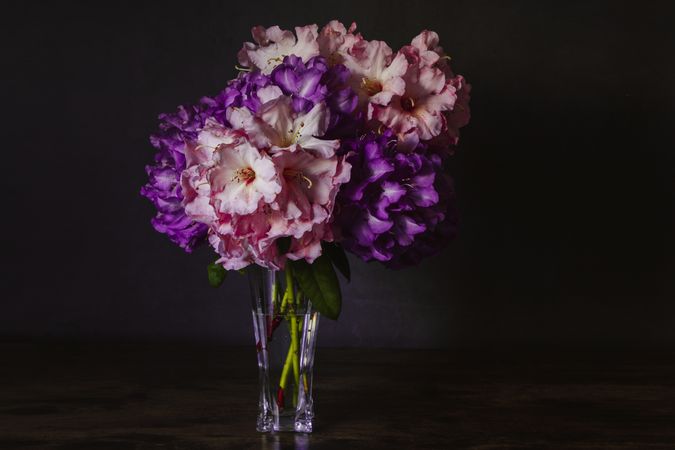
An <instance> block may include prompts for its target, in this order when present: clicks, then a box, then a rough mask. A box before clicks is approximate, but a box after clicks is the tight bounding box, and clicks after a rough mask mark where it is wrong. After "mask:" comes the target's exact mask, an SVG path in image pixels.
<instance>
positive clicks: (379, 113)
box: [372, 65, 457, 148]
mask: <svg viewBox="0 0 675 450" xmlns="http://www.w3.org/2000/svg"><path fill="white" fill-rule="evenodd" d="M404 79H405V80H406V88H405V92H404V93H403V95H400V96H396V97H394V98H393V99H392V101H391V103H390V104H389V105H388V106H386V107H381V106H377V105H375V106H373V113H372V117H373V118H375V119H377V120H379V121H380V122H382V123H383V124H385V125H386V126H387V127H390V128H391V129H392V130H394V132H395V133H396V134H397V135H398V137H399V140H400V141H401V144H402V147H403V148H414V147H415V146H416V145H417V143H418V142H419V141H420V139H422V140H429V139H432V138H433V137H435V136H438V135H439V134H441V132H442V131H443V128H444V127H445V126H446V122H445V116H444V115H443V112H445V111H449V110H451V109H452V108H453V106H454V104H455V100H456V99H457V95H456V92H455V91H456V89H455V87H454V86H453V85H452V84H449V83H447V84H446V78H445V75H444V74H443V72H442V71H441V70H439V69H436V68H434V67H428V66H424V65H411V66H409V67H408V71H407V73H406V75H405V77H404Z"/></svg>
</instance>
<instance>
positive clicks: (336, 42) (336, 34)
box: [317, 20, 363, 65]
mask: <svg viewBox="0 0 675 450" xmlns="http://www.w3.org/2000/svg"><path fill="white" fill-rule="evenodd" d="M354 31H356V23H352V24H351V25H350V26H349V29H347V28H345V26H344V25H343V24H342V23H341V22H338V21H337V20H331V21H330V22H328V24H326V26H324V27H323V28H322V29H321V32H320V33H319V36H318V38H317V42H318V44H319V53H320V54H321V56H323V57H325V58H326V60H327V61H328V63H329V64H330V65H335V64H341V63H342V62H343V61H344V56H343V55H345V54H346V53H347V52H348V51H349V50H350V49H351V48H352V47H353V46H354V44H355V43H356V42H358V41H362V40H363V38H362V37H361V35H360V34H357V35H355V34H354Z"/></svg>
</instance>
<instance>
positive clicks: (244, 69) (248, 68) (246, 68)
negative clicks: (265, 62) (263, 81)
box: [234, 64, 253, 72]
mask: <svg viewBox="0 0 675 450" xmlns="http://www.w3.org/2000/svg"><path fill="white" fill-rule="evenodd" d="M234 68H235V69H237V70H238V71H239V72H251V71H253V69H252V68H251V67H241V66H238V65H236V64H235V65H234Z"/></svg>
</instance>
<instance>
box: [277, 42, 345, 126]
mask: <svg viewBox="0 0 675 450" xmlns="http://www.w3.org/2000/svg"><path fill="white" fill-rule="evenodd" d="M270 77H271V78H272V80H273V82H274V84H276V85H277V86H279V88H280V89H281V91H282V92H283V93H284V94H285V95H288V96H290V97H291V99H292V104H293V109H294V110H295V111H296V112H299V113H307V112H309V110H311V109H312V107H314V105H315V104H317V103H319V102H322V101H325V102H326V104H327V105H328V108H329V109H330V112H331V115H330V124H329V126H328V130H329V132H330V130H331V129H334V128H336V127H337V126H338V125H343V122H344V121H345V120H347V119H348V118H349V117H348V116H349V115H350V114H352V113H353V112H354V110H355V109H356V106H357V104H358V97H357V96H356V94H355V93H354V91H353V90H352V89H351V88H350V87H349V86H348V85H347V80H348V78H349V70H348V69H347V68H346V67H345V66H343V65H341V64H336V65H334V66H332V67H329V66H328V64H327V62H326V59H325V58H324V57H322V56H315V57H313V58H311V59H309V60H308V61H307V63H304V62H303V61H302V59H301V58H299V57H297V56H295V55H289V56H286V57H285V58H284V61H283V62H282V63H281V64H279V65H278V66H277V67H276V68H275V69H274V70H273V71H272V73H271V74H270Z"/></svg>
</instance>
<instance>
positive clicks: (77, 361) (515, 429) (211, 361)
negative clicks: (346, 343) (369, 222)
mask: <svg viewBox="0 0 675 450" xmlns="http://www.w3.org/2000/svg"><path fill="white" fill-rule="evenodd" d="M0 350H1V355H2V363H1V364H2V368H1V371H0V449H2V450H5V449H22V450H27V449H59V450H66V449H73V450H74V449H82V450H103V449H105V450H108V449H110V450H113V449H114V450H125V449H249V448H263V449H284V448H302V449H304V448H310V449H361V448H362V449H379V448H382V449H385V448H386V449H399V448H400V449H408V448H428V449H459V448H472V449H546V448H567V449H600V448H602V449H675V352H673V351H665V350H664V351H656V350H652V351H649V352H644V351H637V350H633V351H579V350H576V351H572V350H560V349H558V350H555V351H553V350H551V349H547V350H539V351H522V350H519V351H515V350H509V351H496V350H491V351H485V350H478V349H476V350H471V351H469V350H462V351H459V350H451V351H430V350H359V349H326V348H319V349H318V353H317V367H316V387H315V402H316V414H317V417H316V419H315V432H314V433H313V434H312V435H309V436H307V435H297V436H296V435H293V434H286V433H282V434H276V435H261V434H258V433H257V432H256V431H255V414H256V399H257V397H256V386H255V383H256V382H257V380H256V368H255V364H256V363H255V354H254V350H253V349H252V348H246V349H243V348H223V347H220V348H219V347H212V346H198V345H184V344H182V345H181V344H174V345H169V344H162V345H151V344H143V345H139V344H116V345H112V344H91V343H90V344H73V343H56V344H55V343H50V344H46V343H28V342H24V343H20V342H13V343H10V342H5V343H3V344H0Z"/></svg>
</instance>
